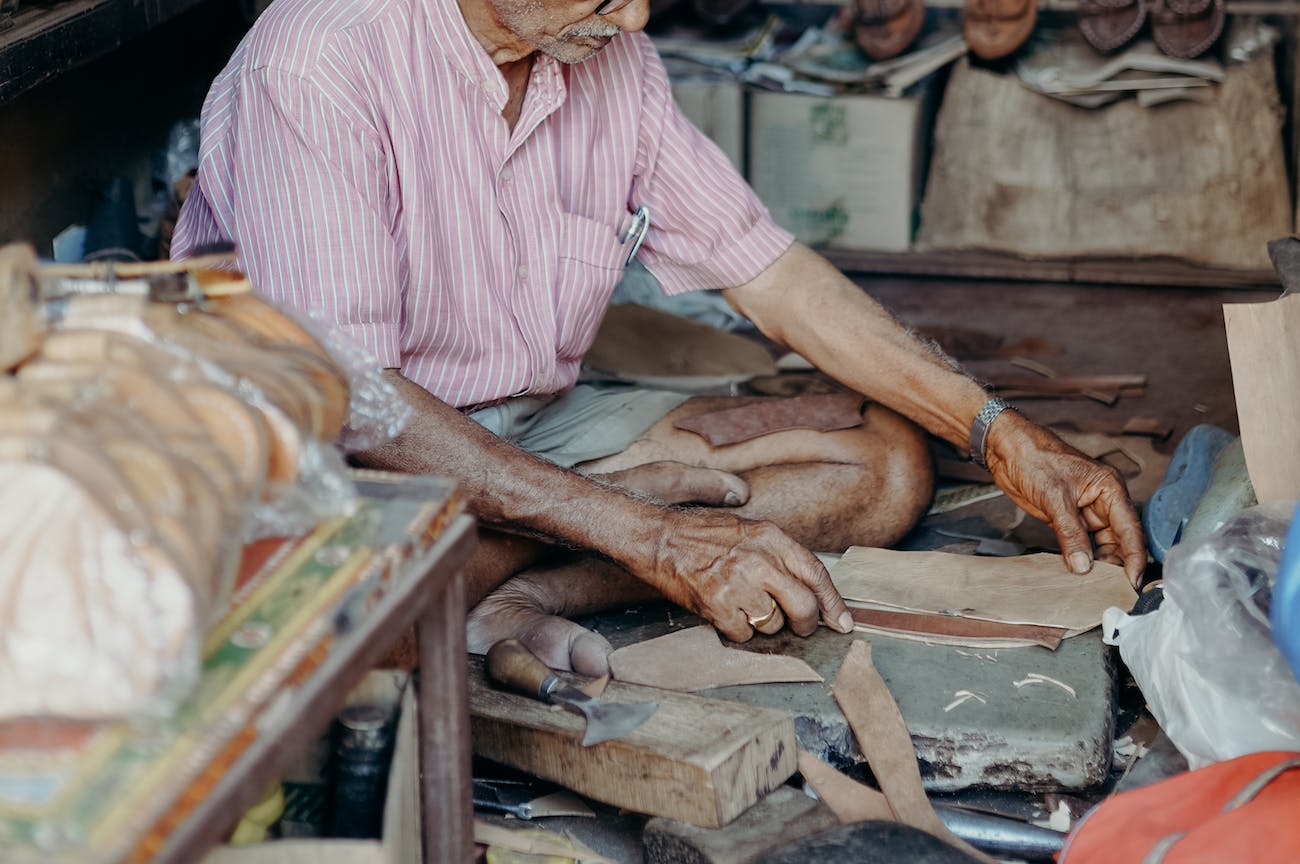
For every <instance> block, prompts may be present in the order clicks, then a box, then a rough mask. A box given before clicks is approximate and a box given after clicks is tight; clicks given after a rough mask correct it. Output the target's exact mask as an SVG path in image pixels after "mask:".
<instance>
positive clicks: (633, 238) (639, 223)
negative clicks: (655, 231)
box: [619, 204, 650, 267]
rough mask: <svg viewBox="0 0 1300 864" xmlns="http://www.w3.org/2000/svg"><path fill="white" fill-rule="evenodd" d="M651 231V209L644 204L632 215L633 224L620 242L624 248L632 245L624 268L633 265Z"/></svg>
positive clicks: (628, 227) (624, 262)
mask: <svg viewBox="0 0 1300 864" xmlns="http://www.w3.org/2000/svg"><path fill="white" fill-rule="evenodd" d="M649 230H650V208H649V207H647V206H646V205H644V204H642V205H641V206H639V207H637V208H636V211H635V212H634V213H633V214H632V224H631V225H628V226H627V231H625V232H623V239H622V240H620V241H619V243H621V244H622V245H624V246H626V245H627V244H628V243H631V244H632V248H631V249H629V250H627V258H626V259H624V261H623V266H624V267H626V266H628V265H629V264H631V263H632V259H633V258H635V257H636V253H638V252H640V251H641V244H642V243H644V242H645V235H646V232H647V231H649Z"/></svg>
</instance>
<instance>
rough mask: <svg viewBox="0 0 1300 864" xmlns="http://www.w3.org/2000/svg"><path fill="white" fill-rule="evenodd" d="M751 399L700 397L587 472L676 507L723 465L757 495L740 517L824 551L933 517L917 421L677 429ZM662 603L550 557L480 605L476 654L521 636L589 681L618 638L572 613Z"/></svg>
mask: <svg viewBox="0 0 1300 864" xmlns="http://www.w3.org/2000/svg"><path fill="white" fill-rule="evenodd" d="M744 401H755V400H744ZM744 401H742V400H740V399H735V398H728V397H721V398H707V397H706V398H696V399H691V400H689V401H688V402H686V403H684V404H683V405H681V406H680V407H679V408H677V409H676V410H675V411H673V412H672V413H670V414H669V415H667V416H666V417H665V418H664V419H663V420H661V421H660V422H659V423H657V424H656V425H655V426H654V427H652V428H651V429H650V430H649V431H648V432H647V433H646V435H645V436H643V437H642V438H641V439H640V440H638V441H636V442H634V443H633V444H632V445H631V446H630V447H628V448H627V449H626V450H624V451H623V452H622V453H619V454H615V455H614V456H610V457H607V458H604V459H600V460H595V461H593V462H589V463H586V464H584V465H582V466H579V469H580V470H582V471H583V472H584V473H588V474H591V475H593V476H599V477H602V478H604V479H607V480H609V481H613V482H618V483H619V484H620V485H626V486H628V487H630V488H632V489H633V490H634V491H637V492H639V494H647V492H646V491H645V489H644V488H638V485H640V486H642V487H644V486H645V485H647V480H649V479H653V481H654V488H655V491H654V492H651V493H648V494H650V495H651V497H654V498H656V499H657V500H661V501H664V502H665V503H680V502H682V501H696V502H698V501H700V500H702V499H701V498H700V497H695V498H692V497H690V496H689V495H684V494H683V492H682V486H681V479H682V478H685V477H691V476H695V477H696V478H698V477H699V475H693V474H692V472H691V469H692V468H695V467H710V468H714V469H721V470H722V471H725V472H727V473H728V474H729V475H732V476H734V477H736V478H738V479H739V480H740V481H742V482H743V488H744V489H746V490H747V491H748V496H747V500H744V501H743V502H740V503H735V504H734V505H733V508H732V509H733V511H734V512H737V513H739V514H740V515H743V516H746V517H748V518H753V519H765V520H768V521H771V522H774V523H776V524H777V525H779V526H780V527H781V528H782V529H784V530H785V531H786V532H787V533H789V534H790V535H791V536H792V537H794V538H795V539H796V540H798V541H799V542H800V543H803V544H804V545H805V546H808V547H809V548H811V549H814V550H818V551H839V550H842V549H844V548H846V547H847V546H850V545H855V544H857V545H875V546H885V545H889V544H891V543H893V542H895V541H897V540H898V539H899V538H900V537H902V535H903V534H905V533H906V532H907V531H908V529H910V528H911V526H912V525H913V524H914V523H915V522H916V520H917V519H918V518H919V517H920V515H921V514H922V513H923V512H924V508H925V507H926V506H927V504H928V502H929V500H930V496H931V494H932V491H933V478H932V471H931V466H930V457H929V449H928V445H927V443H926V440H925V437H924V435H923V434H922V433H921V432H920V431H919V430H918V429H917V428H916V427H915V426H913V425H912V424H910V423H909V422H908V421H906V420H904V419H902V418H900V417H898V416H897V415H895V414H893V413H892V412H889V411H887V410H885V409H882V408H879V407H878V406H872V407H871V408H869V409H868V411H867V413H866V416H865V422H864V425H863V426H862V427H859V428H856V429H848V430H840V431H837V432H830V433H819V432H812V431H808V430H791V431H787V432H779V433H774V434H771V435H765V436H762V437H760V438H756V439H752V440H751V441H747V442H742V443H740V444H736V445H731V446H728V447H722V448H712V447H710V446H709V445H708V444H707V443H706V442H705V441H704V440H703V439H702V438H700V437H699V436H697V435H695V434H693V433H689V432H684V431H682V430H679V429H676V428H673V425H672V424H673V423H674V422H675V421H676V420H677V419H678V418H681V417H686V416H693V415H696V414H700V413H705V412H708V411H712V410H718V409H720V408H729V407H736V406H738V405H741V404H744ZM675 481H676V483H677V485H676V486H674V482H675ZM736 488H737V490H739V488H740V487H736ZM739 497H741V496H740V495H739V494H737V495H735V496H728V495H726V494H724V496H723V498H722V499H721V500H717V501H716V502H709V501H707V499H704V500H705V501H706V503H713V504H714V505H715V506H717V505H724V506H725V505H732V503H733V501H735V500H736V498H739ZM653 596H654V592H653V591H652V590H651V589H650V588H649V586H646V585H645V584H644V583H642V582H640V581H639V580H637V579H635V578H633V577H632V576H631V575H629V574H627V573H626V572H625V571H623V570H621V569H620V568H618V567H615V566H614V565H612V564H609V563H608V562H605V561H603V560H598V559H595V558H592V557H585V558H584V557H570V558H569V559H567V560H564V561H559V562H551V563H549V564H546V565H543V566H539V567H535V568H531V569H527V570H524V571H523V572H519V573H518V575H517V576H516V577H515V578H514V579H511V580H510V581H509V582H507V583H506V584H505V585H503V586H502V587H501V588H500V589H498V590H497V591H496V592H495V593H493V594H491V595H490V596H489V597H487V598H486V599H485V600H484V601H483V602H482V603H480V604H478V605H477V606H476V607H475V608H474V609H473V612H472V613H471V615H470V632H471V647H472V649H473V650H481V651H486V650H487V647H490V645H491V644H492V642H495V641H496V640H497V639H501V638H506V637H507V636H515V637H517V638H518V637H519V636H521V635H522V636H523V637H525V638H524V641H525V643H526V644H529V645H530V647H531V648H533V650H534V651H535V652H536V653H538V654H539V656H542V659H543V660H545V661H546V662H547V663H548V664H549V665H552V666H553V667H555V668H565V667H566V666H572V668H575V669H577V670H578V671H581V672H585V673H587V674H592V675H598V674H603V672H604V671H606V670H607V662H606V659H605V657H606V654H607V652H608V643H605V642H604V639H603V638H601V637H599V636H598V635H596V634H592V633H590V631H587V630H585V629H583V628H581V627H578V626H577V625H575V624H573V623H572V622H571V621H569V620H567V616H576V615H582V614H589V613H592V612H597V611H601V610H603V609H608V608H611V607H617V606H619V605H622V604H630V603H636V602H641V601H644V600H646V599H650V598H651V597H653ZM560 616H566V617H560ZM596 640H598V641H596ZM566 654H567V655H568V656H567V657H566V656H565V655H566ZM566 660H568V663H566V662H565V661H566Z"/></svg>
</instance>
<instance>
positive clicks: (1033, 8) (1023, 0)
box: [962, 0, 1038, 60]
mask: <svg viewBox="0 0 1300 864" xmlns="http://www.w3.org/2000/svg"><path fill="white" fill-rule="evenodd" d="M1037 20H1038V0H966V5H965V10H964V12H963V18H962V30H963V32H964V35H965V36H966V44H967V45H969V46H970V50H971V51H972V52H974V54H975V56H977V57H980V58H981V59H984V60H999V59H1001V58H1003V57H1006V56H1009V55H1011V54H1014V53H1015V52H1016V50H1017V49H1019V48H1020V46H1021V45H1024V44H1025V41H1026V40H1027V39H1029V35H1030V34H1031V33H1033V32H1034V23H1035V22H1036V21H1037Z"/></svg>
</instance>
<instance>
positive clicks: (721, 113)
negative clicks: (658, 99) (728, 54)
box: [664, 58, 745, 174]
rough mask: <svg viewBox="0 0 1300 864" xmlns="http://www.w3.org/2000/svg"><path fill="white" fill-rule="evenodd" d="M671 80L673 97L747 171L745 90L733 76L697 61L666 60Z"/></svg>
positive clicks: (714, 141)
mask: <svg viewBox="0 0 1300 864" xmlns="http://www.w3.org/2000/svg"><path fill="white" fill-rule="evenodd" d="M664 63H665V65H666V67H667V68H668V71H669V75H670V77H671V79H672V87H673V99H674V100H676V102H677V107H678V108H680V109H681V110H682V113H683V114H685V115H686V118H687V119H688V120H690V121H691V122H692V123H694V124H695V126H696V128H698V129H699V130H700V131H701V132H703V133H704V134H705V135H706V136H708V138H709V140H711V141H712V142H713V143H714V144H717V145H718V147H719V148H720V149H721V150H722V152H723V153H725V154H726V156H727V158H728V159H730V160H731V164H732V165H734V166H735V168H736V170H737V171H739V172H741V173H742V174H743V173H744V170H745V91H744V88H742V87H741V85H740V82H739V81H737V80H736V78H735V76H734V75H729V74H727V73H725V72H719V71H716V70H710V69H707V68H704V67H701V66H699V65H698V64H694V63H680V62H677V63H674V62H673V61H672V60H671V58H669V59H666V60H665V61H664Z"/></svg>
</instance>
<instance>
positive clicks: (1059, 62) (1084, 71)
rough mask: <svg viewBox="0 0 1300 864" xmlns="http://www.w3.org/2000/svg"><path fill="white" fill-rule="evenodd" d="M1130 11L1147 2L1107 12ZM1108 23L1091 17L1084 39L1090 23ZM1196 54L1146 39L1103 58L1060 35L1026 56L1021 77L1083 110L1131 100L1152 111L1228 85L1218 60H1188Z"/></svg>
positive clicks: (1069, 34)
mask: <svg viewBox="0 0 1300 864" xmlns="http://www.w3.org/2000/svg"><path fill="white" fill-rule="evenodd" d="M1130 8H1131V9H1133V10H1137V9H1139V8H1144V4H1143V3H1142V2H1135V3H1133V4H1132V5H1131V7H1117V8H1115V9H1107V10H1106V14H1107V15H1108V16H1113V15H1116V14H1120V13H1121V12H1123V11H1124V10H1125V9H1130ZM1106 20H1107V18H1106V17H1105V16H1100V15H1092V16H1089V17H1085V18H1084V27H1085V29H1084V31H1083V35H1087V34H1088V33H1089V32H1091V31H1090V30H1089V29H1087V28H1088V27H1089V25H1092V26H1098V27H1100V26H1102V22H1103V21H1106ZM1118 47H1119V46H1116V48H1118ZM1198 53H1199V52H1198ZM1191 56H1195V55H1191V54H1178V55H1173V56H1170V54H1169V52H1167V51H1161V50H1159V49H1158V48H1157V46H1156V44H1155V43H1153V42H1151V41H1150V40H1141V41H1138V42H1136V43H1134V44H1133V45H1132V46H1130V47H1128V48H1126V49H1125V50H1123V51H1121V52H1120V53H1118V54H1115V55H1114V56H1107V57H1103V56H1100V55H1098V54H1097V52H1096V50H1094V48H1093V47H1092V46H1090V45H1089V44H1086V43H1085V41H1084V39H1083V36H1081V35H1080V34H1079V33H1076V32H1074V31H1059V32H1057V33H1055V34H1053V36H1052V37H1051V38H1045V39H1043V40H1042V41H1041V42H1040V43H1039V46H1038V47H1037V48H1036V49H1035V50H1034V51H1033V52H1031V53H1029V54H1028V55H1026V56H1025V57H1023V58H1021V59H1020V60H1019V62H1017V64H1016V74H1017V76H1019V78H1020V81H1021V82H1022V83H1023V84H1024V85H1025V86H1026V87H1028V88H1029V89H1031V90H1033V91H1035V92H1037V93H1042V94H1043V95H1045V96H1051V97H1053V98H1055V99H1060V100H1062V101H1065V102H1069V103H1070V104H1071V105H1078V106H1079V107H1082V108H1100V107H1101V106H1103V105H1109V104H1111V103H1112V102H1117V101H1119V100H1120V99H1124V98H1125V97H1129V96H1132V97H1134V98H1136V100H1137V103H1138V104H1139V105H1141V106H1142V107H1144V108H1150V107H1152V106H1155V105H1162V104H1164V103H1166V102H1170V101H1173V100H1177V99H1191V100H1196V101H1204V100H1205V99H1206V98H1207V97H1208V96H1209V88H1211V87H1213V86H1214V85H1216V84H1219V83H1221V82H1222V81H1223V79H1224V71H1223V67H1222V65H1220V64H1219V62H1218V61H1216V60H1191V59H1186V58H1188V57H1191Z"/></svg>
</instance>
